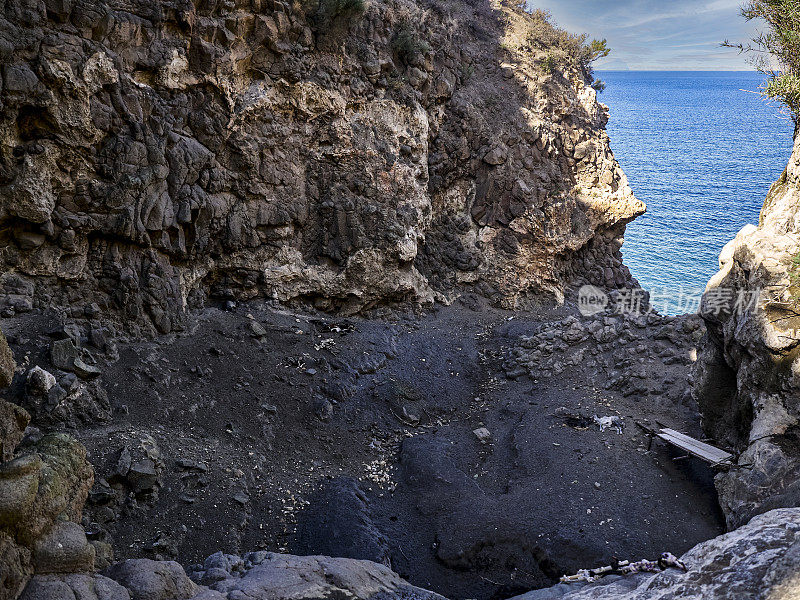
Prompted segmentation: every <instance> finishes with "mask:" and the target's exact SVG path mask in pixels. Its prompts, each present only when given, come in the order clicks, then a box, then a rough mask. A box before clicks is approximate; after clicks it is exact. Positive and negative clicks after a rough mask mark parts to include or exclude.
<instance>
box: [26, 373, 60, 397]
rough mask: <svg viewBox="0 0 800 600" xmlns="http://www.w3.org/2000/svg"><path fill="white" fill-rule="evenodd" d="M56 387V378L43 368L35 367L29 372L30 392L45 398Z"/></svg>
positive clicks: (28, 383)
mask: <svg viewBox="0 0 800 600" xmlns="http://www.w3.org/2000/svg"><path fill="white" fill-rule="evenodd" d="M55 385H56V378H55V376H54V375H53V374H52V373H50V372H49V371H45V370H44V369H43V368H41V367H33V368H32V369H31V370H30V371H28V379H27V387H28V391H29V392H32V393H34V394H38V395H40V396H45V395H47V393H48V392H49V391H50V390H51V389H53V387H54V386H55Z"/></svg>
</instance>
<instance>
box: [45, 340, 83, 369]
mask: <svg viewBox="0 0 800 600" xmlns="http://www.w3.org/2000/svg"><path fill="white" fill-rule="evenodd" d="M76 358H78V349H77V348H76V347H75V344H74V343H73V341H72V340H70V339H65V340H56V341H55V342H53V345H52V346H51V347H50V362H52V363H53V366H54V367H55V368H56V369H61V370H62V371H72V370H73V369H74V368H75V359H76Z"/></svg>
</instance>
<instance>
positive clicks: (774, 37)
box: [724, 0, 800, 126]
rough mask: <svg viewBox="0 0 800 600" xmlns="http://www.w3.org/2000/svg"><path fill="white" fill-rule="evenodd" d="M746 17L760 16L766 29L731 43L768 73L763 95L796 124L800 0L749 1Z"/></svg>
mask: <svg viewBox="0 0 800 600" xmlns="http://www.w3.org/2000/svg"><path fill="white" fill-rule="evenodd" d="M742 15H743V16H744V17H745V18H746V19H748V20H754V19H761V20H763V21H765V22H766V24H767V28H766V30H764V31H762V32H761V33H759V35H757V36H756V37H755V38H753V40H752V41H751V43H748V44H742V43H731V42H729V41H726V42H725V43H724V45H725V46H728V47H731V48H738V49H739V50H740V51H742V52H748V53H751V54H752V55H753V60H752V62H753V64H754V66H755V67H756V68H757V69H758V70H759V71H761V72H762V73H764V74H766V75H767V76H768V79H767V82H766V83H765V85H764V87H763V88H762V93H763V94H764V96H765V97H767V98H769V99H771V100H777V101H779V102H780V103H782V104H783V105H784V106H785V107H786V108H787V109H788V110H789V112H790V113H791V116H792V119H793V120H794V122H795V126H797V125H798V123H800V0H749V1H748V2H747V3H746V4H745V5H744V6H743V7H742Z"/></svg>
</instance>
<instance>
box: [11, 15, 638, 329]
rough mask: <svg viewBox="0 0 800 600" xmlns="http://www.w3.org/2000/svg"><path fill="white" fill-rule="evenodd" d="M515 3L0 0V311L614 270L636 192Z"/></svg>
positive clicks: (577, 81)
mask: <svg viewBox="0 0 800 600" xmlns="http://www.w3.org/2000/svg"><path fill="white" fill-rule="evenodd" d="M527 19H529V17H527V16H526V15H524V13H522V12H519V11H517V10H516V9H510V8H501V7H499V6H490V5H489V4H488V3H487V4H483V3H481V2H477V3H475V4H474V5H472V4H469V3H467V2H456V3H455V4H454V3H447V4H445V3H439V2H430V5H428V4H426V5H425V6H422V5H419V4H416V3H412V2H405V1H395V0H386V1H384V0H375V1H372V2H370V3H368V6H367V8H366V11H365V12H364V13H363V14H357V15H350V16H347V15H344V16H340V17H335V18H328V19H320V18H319V17H318V16H314V15H313V14H311V13H310V12H309V9H308V7H306V6H305V5H304V4H303V3H299V2H296V3H284V2H281V1H279V0H278V1H272V0H235V1H234V0H228V1H224V2H218V1H215V0H200V1H196V2H190V1H188V0H162V1H160V2H139V1H135V0H120V1H116V2H109V1H98V2H87V1H83V0H76V1H64V2H51V1H49V0H48V1H45V0H32V1H31V0H8V1H7V2H6V3H5V9H4V13H3V20H2V21H0V37H2V40H3V43H2V44H0V54H1V55H2V59H3V71H2V76H3V85H2V88H0V89H1V91H0V103H1V104H0V158H1V160H0V241H2V243H0V248H2V250H0V272H2V276H1V277H0V310H2V311H3V312H4V314H12V313H15V312H17V313H18V312H24V311H26V310H30V309H31V308H33V307H46V306H53V305H58V306H69V307H71V309H72V312H73V313H74V314H73V316H80V313H81V311H83V310H84V309H85V307H87V306H89V307H90V308H89V309H87V310H92V311H95V310H97V309H98V308H99V309H100V310H103V311H104V312H106V313H108V314H110V315H115V316H116V317H117V318H118V319H119V320H120V321H122V322H124V323H126V324H127V325H128V326H130V327H141V328H143V329H144V330H146V331H153V330H158V331H161V332H168V331H170V330H173V329H174V328H176V327H179V326H180V323H181V315H182V313H183V312H184V311H185V309H186V308H187V307H191V306H196V305H201V304H202V303H203V302H205V301H206V300H207V299H209V298H212V299H223V300H224V299H243V298H252V297H259V296H261V297H269V298H275V299H277V300H280V301H290V300H300V301H303V302H310V303H313V304H314V305H315V306H316V307H317V308H320V309H324V310H336V311H343V312H356V311H359V310H362V309H364V308H369V307H371V306H375V305H377V304H382V303H388V302H394V301H397V300H413V301H418V302H429V301H433V300H435V299H440V300H443V301H446V300H447V299H448V298H451V297H452V295H453V293H454V292H455V291H457V290H459V289H464V288H466V287H469V288H470V289H473V290H475V291H478V292H479V293H482V294H483V295H485V296H487V297H489V298H491V299H492V300H493V301H495V302H496V303H498V304H501V305H505V306H516V305H519V303H520V302H521V301H523V300H524V298H525V297H526V296H527V295H528V294H541V293H548V294H556V295H559V294H560V293H561V291H562V290H563V287H564V284H565V279H566V278H567V277H573V276H574V275H576V274H583V275H586V276H587V278H588V279H591V280H594V281H597V282H600V283H603V284H605V285H608V286H611V287H620V286H624V285H626V284H629V281H630V276H629V274H628V273H627V270H625V269H624V268H622V266H621V260H620V256H619V245H620V244H621V239H622V234H623V232H624V225H625V223H626V222H628V221H629V220H630V219H632V218H634V217H635V216H636V215H638V214H640V213H641V212H642V211H643V210H644V207H643V205H642V204H641V203H640V202H639V201H637V200H636V199H635V198H634V197H633V195H632V193H631V191H630V189H629V187H628V186H627V182H626V178H625V176H624V174H623V173H622V171H621V170H620V168H619V165H618V164H617V162H616V161H615V160H614V157H613V155H612V153H611V150H610V148H609V142H608V137H607V135H606V133H605V130H604V127H605V123H606V120H607V109H606V108H605V107H604V106H602V105H601V104H599V103H598V101H597V97H596V93H595V91H594V90H593V89H591V88H590V87H588V86H587V82H586V80H585V78H584V76H583V74H580V73H578V72H577V71H575V70H574V69H569V68H567V69H566V71H565V72H562V71H561V70H555V71H554V72H552V73H546V72H545V70H543V69H542V67H541V65H540V62H541V61H539V60H538V59H539V58H541V55H542V53H544V52H546V51H547V48H539V47H537V45H536V44H533V43H531V42H530V40H527V39H526V38H525V37H524V36H525V35H526V34H525V32H526V31H527V30H526V29H525V23H526V20H527ZM589 247H591V248H589ZM582 249H587V252H588V253H587V252H582V253H580V252H579V251H581V250H582ZM576 253H578V255H577V256H578V259H577V260H575V257H576ZM92 305H95V306H94V307H92Z"/></svg>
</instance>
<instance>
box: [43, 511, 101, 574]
mask: <svg viewBox="0 0 800 600" xmlns="http://www.w3.org/2000/svg"><path fill="white" fill-rule="evenodd" d="M94 556H95V551H94V547H93V546H92V545H91V544H90V543H89V541H88V540H87V539H86V532H85V531H84V530H83V527H81V526H80V525H79V524H77V523H72V522H70V521H61V522H58V523H56V525H55V527H53V529H51V530H50V531H49V532H48V533H47V534H45V535H44V537H42V538H40V539H38V540H37V541H36V544H35V546H34V549H33V565H34V568H35V570H36V573H37V574H48V573H88V572H91V571H94Z"/></svg>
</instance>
